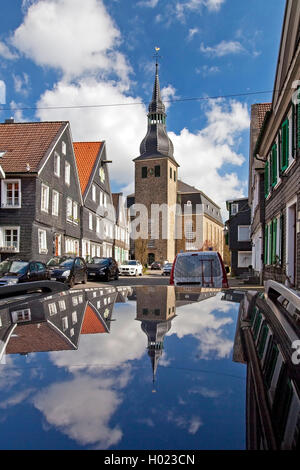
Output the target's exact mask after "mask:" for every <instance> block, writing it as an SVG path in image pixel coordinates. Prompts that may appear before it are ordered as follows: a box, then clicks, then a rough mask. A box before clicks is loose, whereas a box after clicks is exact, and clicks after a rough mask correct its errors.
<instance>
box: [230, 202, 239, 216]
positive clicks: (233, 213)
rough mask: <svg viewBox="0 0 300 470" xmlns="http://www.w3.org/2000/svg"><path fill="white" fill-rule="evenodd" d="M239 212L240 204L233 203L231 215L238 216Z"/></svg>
mask: <svg viewBox="0 0 300 470" xmlns="http://www.w3.org/2000/svg"><path fill="white" fill-rule="evenodd" d="M233 208H235V210H233ZM238 211H239V205H238V203H237V202H233V203H231V212H230V213H231V215H235V214H237V213H238Z"/></svg>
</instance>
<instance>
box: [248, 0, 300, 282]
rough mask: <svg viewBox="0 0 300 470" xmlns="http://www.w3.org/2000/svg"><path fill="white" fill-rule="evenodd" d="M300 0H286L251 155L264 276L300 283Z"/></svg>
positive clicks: (280, 280)
mask: <svg viewBox="0 0 300 470" xmlns="http://www.w3.org/2000/svg"><path fill="white" fill-rule="evenodd" d="M299 79H300V2H299V1H298V0H287V2H286V8H285V16H284V22H283V29H282V36H281V43H280V49H279V57H278V64H277V70H276V76H275V84H274V93H273V98H272V105H271V109H270V112H269V113H268V118H267V119H266V120H265V122H264V125H263V126H262V129H261V132H260V134H259V136H258V139H257V142H256V145H255V148H254V151H253V154H252V155H250V158H253V159H256V163H259V164H260V163H261V162H262V163H263V167H264V211H265V216H264V227H263V237H264V249H263V251H264V259H263V261H264V268H263V277H264V279H265V280H267V279H274V280H277V281H279V282H282V283H287V284H288V285H290V286H294V287H298V288H299V287H300V186H299V182H300V104H299V100H300V82H299Z"/></svg>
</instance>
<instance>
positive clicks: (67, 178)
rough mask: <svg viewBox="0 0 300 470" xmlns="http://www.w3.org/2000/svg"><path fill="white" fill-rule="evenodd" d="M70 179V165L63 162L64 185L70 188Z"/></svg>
mask: <svg viewBox="0 0 300 470" xmlns="http://www.w3.org/2000/svg"><path fill="white" fill-rule="evenodd" d="M70 179H71V165H70V163H69V162H67V161H65V183H66V185H67V186H70Z"/></svg>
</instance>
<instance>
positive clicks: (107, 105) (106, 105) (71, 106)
mask: <svg viewBox="0 0 300 470" xmlns="http://www.w3.org/2000/svg"><path fill="white" fill-rule="evenodd" d="M273 92H274V90H267V91H254V92H247V93H234V94H228V95H215V96H204V97H203V96H202V97H194V98H176V99H172V100H164V103H180V102H186V101H208V100H216V99H220V98H238V97H242V96H253V95H263V94H268V93H273ZM141 105H144V106H146V105H147V103H145V102H143V101H141V102H132V103H106V104H105V103H100V104H86V105H85V104H82V105H66V106H20V107H14V108H11V107H1V106H0V111H32V110H47V109H49V110H51V109H82V108H86V109H87V108H105V107H118V106H141Z"/></svg>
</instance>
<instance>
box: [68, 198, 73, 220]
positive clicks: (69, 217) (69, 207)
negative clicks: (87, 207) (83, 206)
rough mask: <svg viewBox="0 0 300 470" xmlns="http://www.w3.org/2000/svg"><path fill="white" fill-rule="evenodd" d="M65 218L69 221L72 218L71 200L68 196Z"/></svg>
mask: <svg viewBox="0 0 300 470" xmlns="http://www.w3.org/2000/svg"><path fill="white" fill-rule="evenodd" d="M67 220H68V221H69V222H72V220H73V202H72V199H70V198H69V197H68V198H67Z"/></svg>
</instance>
